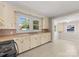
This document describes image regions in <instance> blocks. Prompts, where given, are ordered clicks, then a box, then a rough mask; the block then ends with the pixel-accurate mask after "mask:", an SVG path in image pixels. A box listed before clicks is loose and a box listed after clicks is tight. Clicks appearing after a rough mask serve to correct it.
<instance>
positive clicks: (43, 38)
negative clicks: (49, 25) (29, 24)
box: [41, 33, 51, 44]
mask: <svg viewBox="0 0 79 59" xmlns="http://www.w3.org/2000/svg"><path fill="white" fill-rule="evenodd" d="M48 41H51V35H50V33H43V34H42V35H41V44H44V43H46V42H48Z"/></svg>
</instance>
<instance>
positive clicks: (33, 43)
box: [31, 34, 41, 48]
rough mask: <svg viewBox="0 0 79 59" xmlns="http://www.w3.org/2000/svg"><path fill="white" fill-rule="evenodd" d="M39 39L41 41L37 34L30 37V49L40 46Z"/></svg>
mask: <svg viewBox="0 0 79 59" xmlns="http://www.w3.org/2000/svg"><path fill="white" fill-rule="evenodd" d="M40 39H41V38H40V37H39V35H38V34H37V35H32V36H31V48H34V47H36V46H39V45H41V41H40Z"/></svg>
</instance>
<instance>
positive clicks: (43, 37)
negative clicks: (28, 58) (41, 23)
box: [14, 33, 51, 53]
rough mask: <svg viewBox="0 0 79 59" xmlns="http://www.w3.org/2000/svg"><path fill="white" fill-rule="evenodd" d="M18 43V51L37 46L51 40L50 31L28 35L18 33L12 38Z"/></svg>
mask: <svg viewBox="0 0 79 59" xmlns="http://www.w3.org/2000/svg"><path fill="white" fill-rule="evenodd" d="M14 40H15V42H16V43H17V45H18V49H19V53H22V52H24V51H27V50H29V49H32V48H34V47H37V46H39V45H41V44H44V43H46V42H49V41H51V34H50V33H38V34H33V35H32V34H31V35H30V34H29V35H19V36H16V38H15V39H14Z"/></svg>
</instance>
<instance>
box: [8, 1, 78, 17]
mask: <svg viewBox="0 0 79 59" xmlns="http://www.w3.org/2000/svg"><path fill="white" fill-rule="evenodd" d="M8 3H10V4H12V5H15V6H22V7H24V8H29V9H31V10H34V11H36V12H37V13H39V14H41V15H43V16H49V17H53V16H60V15H64V14H67V13H70V12H74V11H78V10H79V1H8Z"/></svg>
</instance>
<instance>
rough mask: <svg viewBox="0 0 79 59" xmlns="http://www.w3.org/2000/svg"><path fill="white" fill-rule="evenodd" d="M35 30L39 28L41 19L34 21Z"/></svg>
mask: <svg viewBox="0 0 79 59" xmlns="http://www.w3.org/2000/svg"><path fill="white" fill-rule="evenodd" d="M33 30H39V21H38V20H34V21H33Z"/></svg>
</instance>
